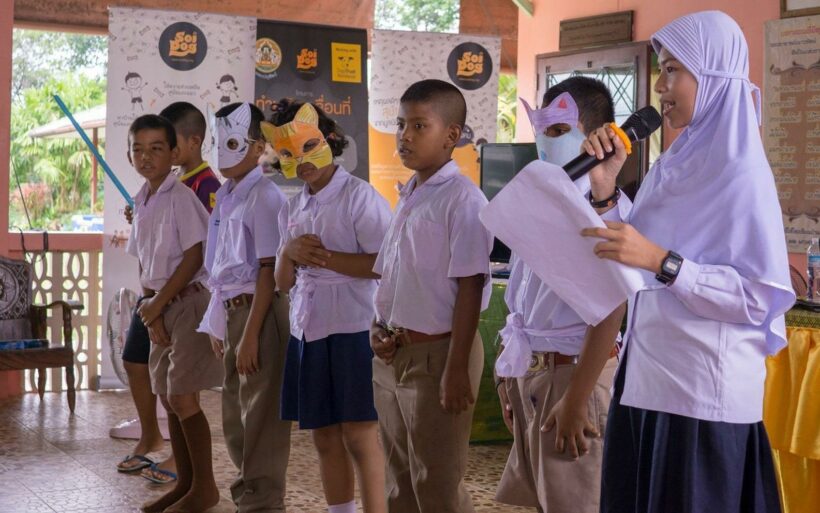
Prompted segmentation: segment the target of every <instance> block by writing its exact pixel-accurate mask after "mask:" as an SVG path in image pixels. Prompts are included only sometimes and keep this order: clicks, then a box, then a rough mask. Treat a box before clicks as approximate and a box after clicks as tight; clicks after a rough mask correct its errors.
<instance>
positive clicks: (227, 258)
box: [198, 167, 286, 340]
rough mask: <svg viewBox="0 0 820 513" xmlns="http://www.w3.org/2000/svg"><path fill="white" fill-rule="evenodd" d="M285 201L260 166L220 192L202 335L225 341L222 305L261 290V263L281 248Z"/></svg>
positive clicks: (211, 235)
mask: <svg viewBox="0 0 820 513" xmlns="http://www.w3.org/2000/svg"><path fill="white" fill-rule="evenodd" d="M285 201H286V199H285V195H284V193H282V191H281V190H280V189H279V187H277V186H276V184H274V183H273V182H272V181H271V180H269V179H267V178H265V177H264V176H263V175H262V168H260V167H256V168H255V169H254V170H253V171H251V172H250V173H248V174H247V175H246V176H245V178H243V179H242V180H241V181H240V182H239V183H236V181H235V180H227V181H226V182H225V183H223V184H222V187H220V188H219V190H217V191H216V207H215V208H214V210H213V212H211V218H210V220H209V223H208V244H207V245H206V251H205V267H206V269H208V273H209V274H210V278H209V279H208V288H210V289H211V302H210V304H209V305H208V310H207V311H206V312H205V316H204V317H203V319H202V322H201V323H200V326H199V328H198V331H202V332H204V333H210V334H211V335H213V336H215V337H216V338H218V339H220V340H223V339H224V337H225V324H226V320H225V319H226V317H225V308H224V306H223V305H222V302H223V301H225V300H227V299H230V298H232V297H235V296H238V295H240V294H253V293H254V291H255V290H256V278H257V276H258V274H259V259H261V258H269V257H275V256H276V250H277V249H278V248H279V227H278V225H277V219H278V218H279V211H280V210H281V209H282V207H283V206H284V204H285Z"/></svg>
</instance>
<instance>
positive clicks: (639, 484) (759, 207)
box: [601, 11, 794, 513]
mask: <svg viewBox="0 0 820 513" xmlns="http://www.w3.org/2000/svg"><path fill="white" fill-rule="evenodd" d="M652 41H653V45H654V46H655V49H656V51H660V48H661V47H664V48H666V49H667V50H668V51H669V52H670V53H671V54H672V55H673V56H675V57H676V58H677V59H679V61H680V62H681V63H682V64H683V65H684V66H686V68H687V69H689V70H690V71H691V72H692V73H693V74H694V75H695V77H696V79H697V80H698V91H697V95H698V96H697V101H696V106H695V112H694V115H693V118H692V121H691V122H690V124H689V126H688V127H687V128H686V129H685V130H684V131H683V133H682V134H681V135H680V136H679V137H678V139H676V141H675V142H674V143H673V144H672V146H671V147H670V148H669V150H667V151H666V152H665V153H664V154H663V155H662V156H661V157H660V159H659V160H658V161H657V162H656V163H655V164H654V165H653V168H652V169H651V170H650V172H649V174H648V175H647V177H646V179H645V181H644V183H643V184H642V185H641V189H640V191H639V192H638V195H637V197H636V199H635V205H634V207H633V209H632V212H631V213H630V215H629V217H628V219H627V221H628V222H630V223H631V224H632V225H633V226H634V227H635V228H636V229H637V230H638V231H639V232H640V233H642V234H643V235H644V236H645V237H647V238H648V239H649V240H651V241H653V242H655V243H656V244H658V245H660V246H661V247H664V248H668V249H671V250H673V251H675V252H677V253H679V254H680V255H681V256H682V257H683V258H684V261H683V264H682V266H681V267H680V271H679V274H678V275H677V278H676V279H675V281H674V282H673V283H672V284H671V285H670V286H665V285H663V284H662V283H660V282H658V281H657V280H656V279H655V278H654V276H653V275H652V274H651V273H648V272H645V273H644V276H645V281H646V286H645V287H644V288H643V289H642V290H641V291H639V292H638V293H637V294H636V295H634V296H633V297H632V298H630V300H629V312H630V314H629V320H628V329H627V334H626V336H625V340H626V345H625V354H624V356H623V358H622V361H621V365H620V368H619V370H618V374H617V378H616V383H615V388H614V395H613V400H612V407H611V409H610V414H609V424H608V426H607V433H606V439H605V444H604V447H605V452H604V464H603V481H602V496H601V511H602V512H604V513H609V512H612V513H616V512H617V513H632V512H641V513H644V512H646V513H661V512H662V513H696V512H697V513H701V512H707V513H710V512H720V513H725V512H743V513H747V512H748V513H771V512H779V511H780V504H779V500H778V491H777V483H776V480H775V475H774V467H773V463H772V454H771V449H770V447H769V442H768V438H767V436H766V431H765V428H764V427H763V423H762V422H761V420H762V404H763V384H764V380H765V376H766V367H765V358H766V357H767V356H768V355H770V354H773V353H775V352H777V351H778V350H779V349H780V348H782V347H783V346H784V345H785V322H784V318H783V313H784V312H785V311H786V310H787V309H788V308H789V307H790V306H791V304H792V303H793V301H794V292H793V291H792V289H791V285H790V278H789V267H788V257H787V253H786V246H785V238H784V235H783V234H784V232H783V224H782V218H781V212H780V206H779V203H778V199H777V193H776V190H775V186H774V180H773V177H772V173H771V169H770V168H769V166H768V164H767V161H766V156H765V153H764V152H763V147H762V143H761V141H760V135H759V132H758V124H757V123H756V122H755V121H756V119H755V114H756V113H757V114H759V110H757V111H756V109H755V105H754V103H753V101H754V100H753V95H752V93H753V91H754V89H755V88H754V86H753V85H752V84H751V83H750V82H749V80H748V50H747V47H746V42H745V39H744V37H743V33H742V32H741V30H740V28H739V27H738V26H737V24H736V23H735V22H734V20H732V19H731V18H730V17H728V16H727V15H725V14H723V13H720V12H718V11H710V12H701V13H695V14H692V15H688V16H684V17H682V18H679V19H677V20H675V21H673V22H672V23H670V24H669V25H667V26H665V27H664V28H662V29H661V30H660V31H659V32H658V33H656V34H655V35H654V36H653V38H652ZM758 119H759V117H758Z"/></svg>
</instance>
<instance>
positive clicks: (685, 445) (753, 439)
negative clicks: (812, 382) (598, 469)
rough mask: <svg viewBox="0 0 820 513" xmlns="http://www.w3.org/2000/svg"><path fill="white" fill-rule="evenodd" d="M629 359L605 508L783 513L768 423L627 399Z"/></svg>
mask: <svg viewBox="0 0 820 513" xmlns="http://www.w3.org/2000/svg"><path fill="white" fill-rule="evenodd" d="M628 352H629V349H628V346H627V351H626V353H628ZM626 357H627V355H626V354H624V355H623V359H624V360H625V359H626ZM625 363H626V362H625V361H624V362H623V363H622V364H621V367H620V369H619V371H618V375H617V376H616V378H615V393H614V394H613V397H612V403H611V404H610V407H609V418H608V420H607V426H606V435H605V437H604V458H603V469H602V486H601V513H780V499H779V494H778V491H777V480H776V477H775V471H774V463H773V461H772V450H771V447H770V446H769V438H768V436H767V435H766V430H765V428H764V427H763V423H762V422H757V423H755V424H730V423H726V422H710V421H704V420H698V419H694V418H691V417H684V416H681V415H673V414H670V413H663V412H657V411H651V410H643V409H640V408H632V407H629V406H623V405H621V404H620V402H621V394H622V392H623V385H624V374H625V372H624V369H625V365H624V364H625Z"/></svg>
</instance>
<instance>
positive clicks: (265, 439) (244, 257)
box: [199, 167, 290, 512]
mask: <svg viewBox="0 0 820 513" xmlns="http://www.w3.org/2000/svg"><path fill="white" fill-rule="evenodd" d="M284 203H285V196H284V194H282V191H280V190H279V188H278V187H277V186H276V185H275V184H274V183H273V182H272V181H270V180H268V179H267V178H265V177H264V176H262V169H261V168H260V167H257V168H255V169H254V170H253V171H251V172H250V173H248V174H247V175H246V176H245V177H244V178H243V179H242V180H241V181H240V182H239V183H236V182H235V181H234V180H228V181H227V182H225V183H224V184H223V185H222V187H220V189H219V190H218V191H217V193H216V208H215V209H214V211H213V213H212V214H211V218H210V222H209V226H208V246H207V251H206V254H205V266H206V268H207V269H208V271H209V273H210V279H209V280H208V286H209V287H210V289H211V294H212V297H211V302H210V304H209V305H208V311H207V313H206V314H205V316H204V317H203V319H202V323H201V324H200V327H199V329H200V330H201V331H203V332H206V333H209V334H210V335H212V336H214V337H216V338H218V339H220V340H222V341H223V344H224V351H225V355H224V357H223V359H222V360H223V363H224V366H225V381H224V384H223V386H222V427H223V431H224V433H225V444H226V445H227V448H228V454H229V455H230V457H231V460H232V461H233V462H234V464H235V465H236V466H237V468H238V469H239V476H238V477H237V479H236V480H235V481H234V483H233V484H232V485H231V495H232V497H233V500H234V503H236V504H237V506H238V508H239V511H240V512H245V511H284V510H285V509H284V508H285V506H284V495H285V471H286V469H287V465H288V456H289V454H290V423H289V422H286V421H282V420H280V418H279V408H278V401H276V399H275V398H277V397H279V394H280V389H281V385H282V366H283V364H284V361H285V352H286V347H287V346H286V343H285V341H286V340H287V336H288V320H287V317H288V302H287V299H286V298H285V297H284V296H283V295H280V294H279V293H278V292H277V293H276V294H275V296H274V299H273V302H272V304H271V306H270V307H269V309H268V311H267V313H266V315H265V320H264V322H263V324H262V331H261V333H260V336H259V367H260V368H259V371H258V372H256V373H254V374H253V375H245V376H240V375H239V373H238V372H237V370H236V349H237V346H238V345H239V342H240V341H241V339H242V333H243V332H244V329H245V324H246V323H247V319H248V316H249V314H250V307H251V303H252V301H253V294H254V292H255V290H256V279H257V276H258V274H259V259H261V258H269V257H274V256H276V250H277V248H278V247H279V230H278V228H277V225H276V219H277V217H278V215H279V210H280V209H281V208H282V206H283V205H284Z"/></svg>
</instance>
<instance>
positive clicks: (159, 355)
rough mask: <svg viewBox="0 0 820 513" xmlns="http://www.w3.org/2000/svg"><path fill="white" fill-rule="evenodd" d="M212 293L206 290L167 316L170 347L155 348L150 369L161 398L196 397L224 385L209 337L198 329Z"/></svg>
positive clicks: (174, 306) (171, 308) (178, 303)
mask: <svg viewBox="0 0 820 513" xmlns="http://www.w3.org/2000/svg"><path fill="white" fill-rule="evenodd" d="M210 297H211V296H210V293H209V292H208V291H207V290H205V289H202V290H200V291H199V292H196V293H195V294H191V295H190V296H186V297H184V298H181V299H180V300H179V301H176V302H174V303H173V304H171V305H170V306H168V307H167V308H166V309H165V311H164V313H163V317H164V321H165V330H166V331H167V332H168V336H169V337H170V339H171V345H170V346H160V345H157V344H153V343H152V344H151V355H150V356H149V357H148V368H149V370H150V372H151V389H152V390H153V392H154V393H155V394H157V395H182V394H192V393H195V392H199V391H200V390H205V389H208V388H211V387H215V386H221V385H222V375H223V370H222V362H221V361H220V360H218V359H217V357H216V355H214V352H213V350H212V349H211V342H210V339H209V337H208V335H206V334H205V333H198V332H197V331H196V328H197V327H198V326H199V322H200V321H201V320H202V316H203V315H204V314H205V310H206V309H207V308H208V300H209V299H210Z"/></svg>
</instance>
